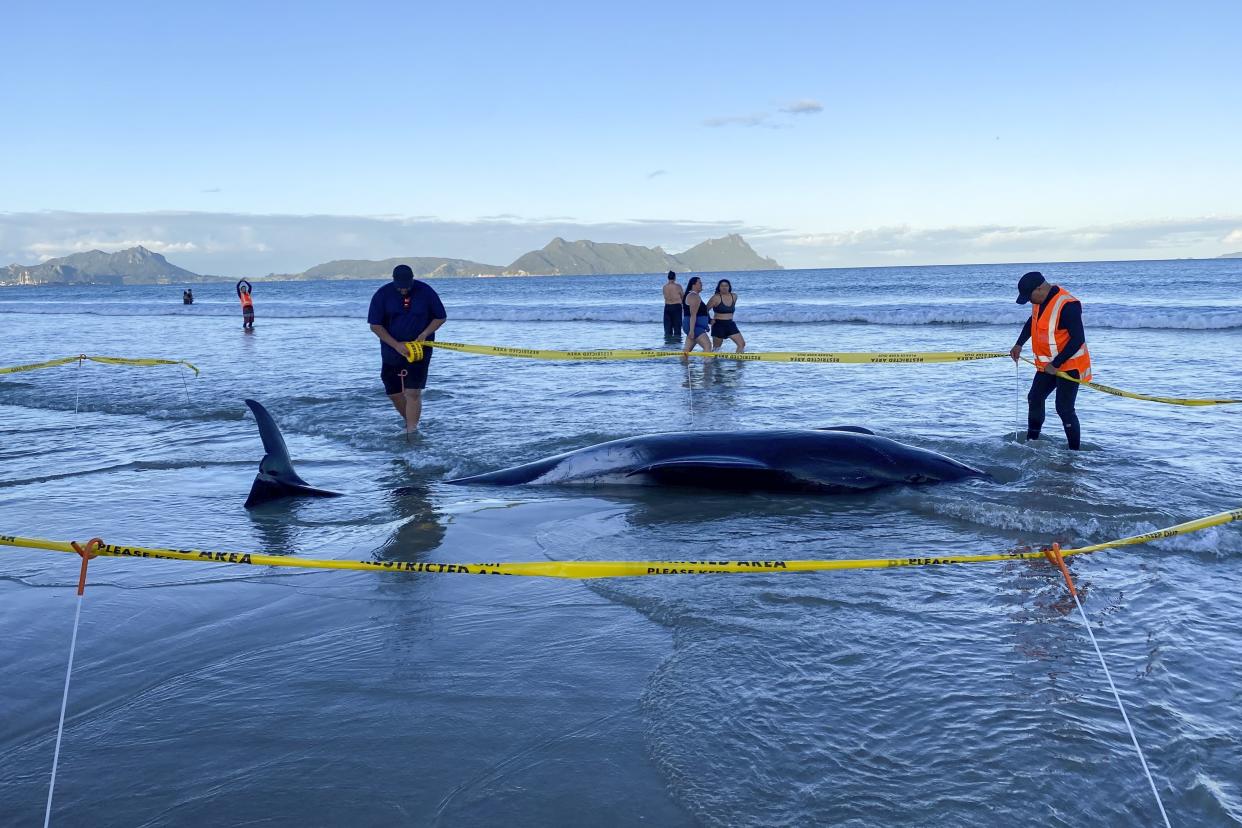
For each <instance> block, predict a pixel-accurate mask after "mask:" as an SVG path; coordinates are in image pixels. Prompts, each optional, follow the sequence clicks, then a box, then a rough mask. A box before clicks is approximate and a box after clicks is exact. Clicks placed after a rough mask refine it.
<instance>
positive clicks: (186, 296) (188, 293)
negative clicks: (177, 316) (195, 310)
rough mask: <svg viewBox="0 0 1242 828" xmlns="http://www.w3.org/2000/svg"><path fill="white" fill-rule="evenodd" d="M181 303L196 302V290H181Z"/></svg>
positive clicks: (191, 303)
mask: <svg viewBox="0 0 1242 828" xmlns="http://www.w3.org/2000/svg"><path fill="white" fill-rule="evenodd" d="M181 304H183V305H193V304H194V291H193V290H191V289H190V288H186V289H185V290H183V291H181Z"/></svg>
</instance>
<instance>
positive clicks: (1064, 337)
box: [1009, 270, 1091, 451]
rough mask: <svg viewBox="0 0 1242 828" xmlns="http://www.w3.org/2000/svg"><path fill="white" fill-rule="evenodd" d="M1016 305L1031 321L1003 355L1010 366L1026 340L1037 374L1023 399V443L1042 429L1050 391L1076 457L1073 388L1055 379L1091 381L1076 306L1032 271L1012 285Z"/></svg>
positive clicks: (1075, 389) (1079, 309)
mask: <svg viewBox="0 0 1242 828" xmlns="http://www.w3.org/2000/svg"><path fill="white" fill-rule="evenodd" d="M1017 302H1018V304H1019V305H1025V304H1026V303H1027V302H1030V303H1031V318H1030V319H1028V320H1026V324H1025V325H1023V326H1022V332H1021V333H1020V334H1018V341H1017V342H1016V343H1014V346H1013V348H1011V349H1010V350H1009V355H1010V356H1011V357H1013V361H1014V362H1017V361H1018V357H1020V356H1021V355H1022V346H1023V345H1024V344H1025V343H1026V341H1027V340H1028V339H1029V340H1031V351H1032V352H1033V353H1034V354H1035V367H1036V369H1037V370H1038V372H1039V373H1037V374H1035V378H1034V379H1033V380H1032V381H1031V390H1030V391H1029V392H1028V393H1027V395H1026V400H1027V405H1028V408H1027V415H1026V423H1027V425H1026V439H1028V440H1036V439H1038V438H1039V431H1040V429H1041V428H1043V425H1044V403H1045V402H1046V401H1047V399H1048V395H1049V394H1051V393H1052V390H1053V389H1054V388H1055V389H1056V392H1057V415H1058V416H1060V418H1061V425H1062V426H1063V427H1064V428H1065V438H1066V440H1068V441H1069V447H1070V448H1071V449H1073V450H1074V451H1077V450H1078V448H1079V446H1080V445H1081V443H1082V428H1081V426H1080V425H1079V423H1078V414H1077V412H1075V411H1074V400H1075V399H1076V398H1077V397H1078V385H1079V384H1078V383H1077V382H1074V381H1073V380H1068V379H1065V378H1064V377H1058V376H1057V372H1058V371H1061V372H1064V373H1066V374H1068V375H1069V376H1071V377H1074V378H1076V379H1079V380H1082V381H1083V382H1087V381H1090V379H1091V354H1090V352H1089V351H1087V335H1086V333H1085V332H1084V331H1083V327H1082V303H1081V302H1079V301H1078V300H1077V299H1075V298H1074V297H1073V296H1071V295H1070V293H1069V291H1067V290H1066V289H1065V288H1062V287H1058V286H1057V285H1052V284H1049V283H1048V282H1047V281H1045V280H1044V275H1043V274H1042V273H1040V272H1039V271H1037V270H1033V271H1031V272H1030V273H1025V274H1023V275H1022V278H1021V279H1019V280H1018V299H1017Z"/></svg>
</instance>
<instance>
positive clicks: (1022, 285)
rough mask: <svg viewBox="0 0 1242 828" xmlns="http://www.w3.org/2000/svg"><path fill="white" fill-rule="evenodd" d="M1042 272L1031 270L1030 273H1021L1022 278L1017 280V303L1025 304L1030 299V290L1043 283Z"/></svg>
mask: <svg viewBox="0 0 1242 828" xmlns="http://www.w3.org/2000/svg"><path fill="white" fill-rule="evenodd" d="M1044 281H1045V280H1044V274H1042V273H1040V272H1039V271H1038V270H1032V271H1031V272H1030V273H1023V274H1022V278H1021V279H1019V280H1018V298H1017V300H1016V301H1017V303H1018V304H1019V305H1025V304H1026V303H1027V302H1029V301H1031V291H1033V290H1034V289H1035V288H1037V287H1039V286H1040V285H1042V284H1043V283H1044Z"/></svg>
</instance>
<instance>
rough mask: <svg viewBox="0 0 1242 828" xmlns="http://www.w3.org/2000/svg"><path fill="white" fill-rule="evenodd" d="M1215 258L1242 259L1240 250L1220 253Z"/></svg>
mask: <svg viewBox="0 0 1242 828" xmlns="http://www.w3.org/2000/svg"><path fill="white" fill-rule="evenodd" d="M1216 258H1218V259H1242V251H1239V252H1237V253H1222V254H1220V255H1219V256H1217V257H1216Z"/></svg>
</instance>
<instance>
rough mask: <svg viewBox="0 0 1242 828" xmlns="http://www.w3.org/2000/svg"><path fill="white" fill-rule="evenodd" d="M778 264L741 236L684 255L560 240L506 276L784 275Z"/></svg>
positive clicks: (711, 242) (512, 267)
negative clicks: (775, 272) (742, 272)
mask: <svg viewBox="0 0 1242 828" xmlns="http://www.w3.org/2000/svg"><path fill="white" fill-rule="evenodd" d="M781 269H782V268H781V266H780V265H779V264H777V263H776V262H775V261H773V260H772V259H768V258H764V257H763V256H760V255H759V254H758V253H756V252H755V251H754V248H752V247H751V246H750V245H749V244H747V243H746V240H745V239H743V238H742V237H741V236H739V235H736V234H730V235H728V236H724V237H722V238H719V239H709V240H707V241H705V242H703V243H702V244H697V245H695V246H694V247H692V248H690V249H689V250H687V251H686V252H684V253H679V254H676V255H674V254H672V253H666V252H665V251H664V249H663V248H660V247H641V246H639V245H635V244H604V243H599V242H592V241H576V242H567V241H565V240H564V239H562V238H555V239H553V240H552V241H551V242H549V243H548V245H547V246H546V247H544V248H543V249H542V250H535V251H532V252H530V253H527V254H526V255H524V256H519V257H518V259H517V261H515V262H514V263H513V264H511V265H509V266H508V267H507V268H505V273H506V274H508V275H514V276H525V275H536V274H538V275H545V276H560V275H588V274H609V273H660V272H663V271H666V270H676V271H691V272H693V271H712V272H718V271H732V270H781Z"/></svg>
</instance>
